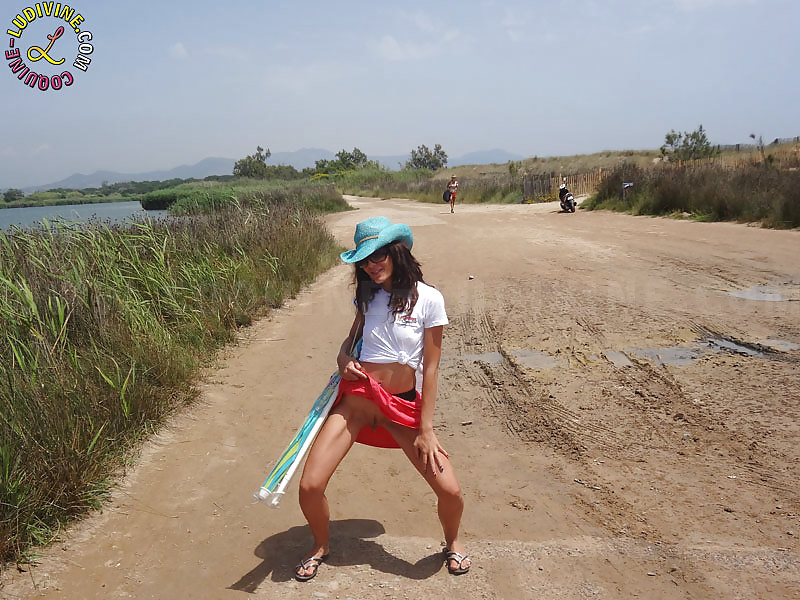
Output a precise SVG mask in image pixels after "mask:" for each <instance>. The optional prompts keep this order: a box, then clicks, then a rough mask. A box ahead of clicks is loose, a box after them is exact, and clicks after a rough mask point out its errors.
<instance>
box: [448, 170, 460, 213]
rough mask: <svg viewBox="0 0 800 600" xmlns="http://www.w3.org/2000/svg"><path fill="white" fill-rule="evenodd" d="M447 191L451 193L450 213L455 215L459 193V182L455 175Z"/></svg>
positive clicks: (451, 178)
mask: <svg viewBox="0 0 800 600" xmlns="http://www.w3.org/2000/svg"><path fill="white" fill-rule="evenodd" d="M447 191H448V192H450V212H451V213H454V212H456V211H455V206H456V192H457V191H458V180H457V179H456V176H455V175H451V176H450V181H449V182H448V183H447Z"/></svg>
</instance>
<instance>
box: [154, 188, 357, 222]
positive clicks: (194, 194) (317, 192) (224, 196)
mask: <svg viewBox="0 0 800 600" xmlns="http://www.w3.org/2000/svg"><path fill="white" fill-rule="evenodd" d="M139 201H140V203H141V205H142V207H143V208H144V209H145V210H169V211H170V213H171V214H173V215H193V214H201V213H206V212H209V211H215V210H220V209H221V208H225V207H238V206H250V207H254V208H259V207H266V206H269V205H271V204H275V203H285V202H289V203H296V204H299V205H302V206H305V207H306V208H307V209H308V210H310V211H311V212H312V213H314V214H325V213H330V212H337V211H340V210H347V209H348V206H347V203H346V202H345V201H344V200H342V196H341V194H339V192H337V191H336V188H335V187H334V185H333V184H332V183H330V182H328V181H316V182H309V181H263V180H262V181H258V180H252V179H237V180H236V181H234V182H226V183H218V182H197V183H187V184H183V185H178V186H176V187H172V188H168V189H163V190H156V191H153V192H150V193H147V194H143V195H142V196H141V197H140V198H139Z"/></svg>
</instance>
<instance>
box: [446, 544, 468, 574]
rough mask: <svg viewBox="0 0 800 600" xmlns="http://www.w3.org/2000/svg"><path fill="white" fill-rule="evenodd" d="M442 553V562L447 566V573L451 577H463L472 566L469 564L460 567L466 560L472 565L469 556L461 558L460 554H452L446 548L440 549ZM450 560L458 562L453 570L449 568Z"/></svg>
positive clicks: (452, 552)
mask: <svg viewBox="0 0 800 600" xmlns="http://www.w3.org/2000/svg"><path fill="white" fill-rule="evenodd" d="M442 553H443V554H444V562H445V564H446V565H447V571H448V572H449V573H450V574H451V575H463V574H464V573H468V572H469V569H470V567H471V566H472V564H470V565H469V566H467V567H462V566H461V565H463V564H464V561H465V560H468V561H470V563H472V560H471V559H470V557H469V556H463V555H462V554H459V553H458V552H454V551H452V550H448V549H447V548H444V549H442ZM451 560H455V561H457V562H458V566H457V567H456V568H455V569H451V568H450V561H451Z"/></svg>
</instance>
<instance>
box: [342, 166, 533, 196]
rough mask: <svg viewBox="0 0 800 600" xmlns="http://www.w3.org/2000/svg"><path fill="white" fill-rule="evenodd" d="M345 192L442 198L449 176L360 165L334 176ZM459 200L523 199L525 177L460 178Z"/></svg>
mask: <svg viewBox="0 0 800 600" xmlns="http://www.w3.org/2000/svg"><path fill="white" fill-rule="evenodd" d="M332 179H334V181H335V183H336V187H337V189H339V190H340V191H341V192H342V193H345V194H355V195H360V196H371V197H384V198H385V197H402V198H411V199H413V200H419V201H421V202H442V192H444V190H445V187H446V186H447V182H448V181H449V178H440V177H434V176H433V173H431V172H430V171H423V170H419V171H387V170H384V169H360V170H358V171H351V172H346V173H343V174H341V175H338V176H336V177H334V178H332ZM459 185H460V187H459V190H458V202H459V203H466V204H511V203H520V202H522V180H521V179H520V178H519V177H513V176H511V175H510V174H502V173H493V174H491V175H489V176H485V177H483V176H478V177H462V178H461V179H459Z"/></svg>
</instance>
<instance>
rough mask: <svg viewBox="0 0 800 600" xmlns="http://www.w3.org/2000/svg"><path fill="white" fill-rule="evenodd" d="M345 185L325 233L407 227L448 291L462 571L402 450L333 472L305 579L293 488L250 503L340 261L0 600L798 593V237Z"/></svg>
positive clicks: (214, 375) (317, 383)
mask: <svg viewBox="0 0 800 600" xmlns="http://www.w3.org/2000/svg"><path fill="white" fill-rule="evenodd" d="M350 200H351V202H352V204H353V206H354V207H356V208H357V209H358V210H357V211H353V212H349V213H345V214H338V215H333V216H331V217H329V219H328V220H329V223H330V226H331V228H332V230H333V231H334V233H335V234H336V235H337V237H338V238H339V239H340V240H341V242H342V243H343V244H345V245H347V246H350V245H351V239H352V232H353V227H354V225H355V223H356V222H358V221H360V220H362V219H364V218H367V217H370V216H375V215H379V214H383V215H386V216H388V217H389V218H391V219H392V220H395V221H402V222H405V223H408V224H409V225H411V226H412V228H413V231H414V235H415V241H416V243H415V246H414V251H415V254H416V256H417V257H418V258H419V259H420V260H421V262H422V263H423V270H424V273H425V277H426V280H427V281H428V282H430V283H433V284H434V285H436V286H437V287H438V288H439V289H440V290H441V291H442V292H443V294H444V296H445V300H446V302H447V308H448V314H449V316H450V319H451V324H450V325H449V326H448V327H447V328H446V329H445V341H444V358H443V365H442V374H441V379H442V381H441V383H440V386H439V387H440V395H441V397H440V398H439V400H438V402H437V407H436V412H437V418H436V423H437V433H438V435H439V437H440V440H442V441H443V443H444V445H445V447H446V448H447V449H448V451H449V452H450V454H451V458H452V460H453V461H454V464H455V466H456V467H457V469H458V474H459V479H460V481H461V484H462V487H463V490H464V495H465V498H466V503H467V507H466V513H465V516H464V538H465V541H466V542H467V544H468V547H469V550H470V553H471V555H472V557H473V559H474V566H473V569H472V572H471V573H469V574H468V575H465V576H462V577H453V576H450V575H448V574H447V572H446V570H445V569H444V568H443V565H442V563H441V561H440V559H439V551H440V548H441V543H442V541H441V530H440V528H439V524H438V521H437V518H436V515H435V502H434V496H433V494H432V493H431V492H430V491H429V490H428V489H427V486H426V484H425V483H424V481H423V480H422V479H421V478H420V477H419V476H418V475H417V474H416V473H415V472H414V471H413V469H412V468H411V466H410V464H409V463H408V462H407V460H406V458H405V457H404V456H403V455H402V454H401V453H400V452H399V451H389V450H382V451H375V450H372V449H367V448H365V447H361V446H356V447H355V448H354V449H353V451H352V452H351V453H350V455H349V456H348V457H347V459H346V460H345V462H344V463H343V464H342V466H341V467H340V469H339V471H338V472H337V474H336V476H335V477H334V479H333V481H332V483H331V486H330V488H329V498H330V501H331V506H332V513H333V524H332V530H333V542H332V555H331V559H330V561H329V562H328V563H327V564H324V565H323V566H322V567H321V569H320V572H319V575H318V577H317V578H316V579H314V580H312V581H311V582H309V583H306V584H301V583H298V582H295V581H294V579H293V578H292V567H293V565H294V564H295V563H296V562H297V559H298V558H299V557H300V555H301V554H302V553H303V552H304V550H305V549H306V548H307V546H308V545H309V544H310V537H309V532H308V529H307V527H306V526H305V525H304V519H303V517H302V515H301V513H300V511H299V508H298V506H297V482H296V481H295V482H293V485H292V486H290V489H289V492H288V493H287V496H286V498H285V499H284V501H283V503H282V505H281V507H280V509H279V510H271V509H269V508H267V507H266V506H264V505H262V504H259V503H257V502H255V501H253V500H252V496H251V495H252V493H253V492H254V491H255V490H256V489H257V488H258V486H259V485H260V484H261V481H262V479H263V477H264V476H265V474H266V472H267V471H268V469H269V467H270V465H271V462H272V461H274V460H275V459H276V458H277V456H278V455H279V454H280V452H281V451H282V450H283V448H284V446H285V445H286V443H287V442H288V440H289V438H290V437H291V436H292V435H293V433H294V431H295V429H296V428H297V426H298V425H299V424H300V422H301V421H302V420H303V418H304V417H305V414H306V412H307V411H308V409H309V407H310V405H311V403H312V402H313V400H314V398H316V396H317V395H318V394H319V392H320V391H321V390H322V388H323V387H324V386H325V384H326V383H327V380H328V377H329V376H330V374H331V373H332V371H333V370H334V369H335V360H334V355H335V353H336V349H337V348H338V346H339V344H340V342H341V340H342V338H343V337H344V336H345V335H346V331H347V328H348V326H349V323H350V319H351V317H352V314H351V310H352V308H351V304H350V298H351V294H352V290H351V289H350V288H349V279H350V270H349V268H348V267H346V266H344V265H340V266H339V267H336V268H334V269H332V270H331V271H329V272H327V273H325V274H324V275H323V276H322V277H320V278H319V280H318V281H316V282H315V283H314V284H313V285H312V286H311V287H310V288H309V289H308V290H306V291H304V292H303V293H302V294H300V295H299V296H298V297H297V298H296V299H294V300H293V301H291V302H290V303H289V304H288V306H287V307H286V308H285V309H283V310H280V311H277V312H275V313H274V315H273V316H272V317H271V318H270V319H266V320H264V321H262V322H259V323H257V324H256V325H254V326H253V327H251V328H250V329H249V330H247V331H246V332H244V333H243V336H244V338H243V339H242V341H241V343H240V344H239V345H237V346H235V347H232V348H230V349H229V350H228V351H227V352H226V353H225V354H224V356H223V357H221V361H220V366H219V368H218V369H216V370H214V371H213V372H211V373H210V374H209V376H208V378H207V380H206V381H205V382H204V384H203V393H202V400H201V402H200V403H199V404H198V405H197V406H195V407H193V408H192V409H191V410H190V411H188V413H187V414H184V415H182V416H180V417H178V418H176V419H175V420H174V422H173V423H171V425H170V426H169V428H168V429H167V430H166V431H164V432H162V433H161V434H160V435H158V436H157V437H156V439H154V440H153V442H152V443H150V444H148V445H147V447H146V448H145V449H144V451H143V454H142V457H141V460H140V461H139V462H138V464H137V465H136V466H135V468H132V469H131V471H130V473H129V475H128V477H127V478H126V479H125V481H124V482H123V484H122V485H121V487H120V489H119V490H118V492H117V493H116V494H115V497H114V501H113V502H112V503H111V504H110V505H109V506H108V507H107V508H106V509H105V510H104V511H103V512H101V513H99V514H96V515H93V516H92V517H90V518H88V519H87V520H85V521H84V522H83V523H81V524H79V525H78V526H76V527H75V528H74V529H73V530H72V531H71V532H69V534H67V535H65V537H64V540H63V541H62V542H60V543H58V544H56V545H55V546H53V547H52V548H49V549H47V550H44V551H42V555H41V559H40V560H39V562H38V565H37V566H35V567H33V568H30V569H29V570H28V571H27V572H25V573H18V572H15V570H14V569H13V568H12V569H9V570H6V572H5V573H4V574H3V579H2V582H3V586H2V587H0V596H2V597H3V598H8V599H18V598H50V599H55V598H59V599H76V600H77V599H87V598H103V599H105V598H143V599H144V598H158V599H172V598H210V599H216V598H220V599H228V598H231V599H235V598H286V599H289V600H292V599H298V598H341V599H346V598H353V599H386V598H443V597H448V596H454V597H459V598H492V599H494V598H508V599H517V598H525V599H527V598H531V599H532V598H537V599H547V598H633V597H639V598H665V599H672V598H698V599H700V598H703V599H705V598H742V599H745V598H747V599H748V600H749V599H753V598H770V599H783V598H800V556H799V555H798V537H800V523H799V522H798V513H800V484H798V479H799V478H800V444H799V443H800V429H799V428H800V372H799V371H798V365H799V364H800V266H799V261H798V258H797V257H798V250H800V232H797V231H791V232H787V231H768V230H762V229H758V228H754V227H746V226H743V225H735V224H701V223H691V222H685V221H674V220H668V219H654V218H648V217H629V216H624V215H618V214H610V213H602V212H597V213H589V212H582V211H578V212H577V213H576V214H560V213H558V211H557V204H543V205H530V206H525V205H519V206H457V211H456V214H455V215H451V214H449V210H447V208H446V207H445V206H444V205H441V206H435V205H426V204H417V203H412V202H407V201H403V200H393V199H390V200H366V199H357V198H351V199H350Z"/></svg>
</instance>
